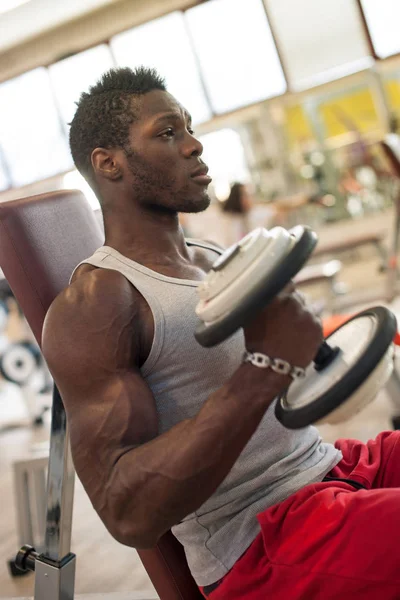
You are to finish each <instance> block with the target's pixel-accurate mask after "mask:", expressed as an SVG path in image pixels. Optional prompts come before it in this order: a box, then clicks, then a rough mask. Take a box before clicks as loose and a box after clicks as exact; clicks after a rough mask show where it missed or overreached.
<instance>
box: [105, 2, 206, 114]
mask: <svg viewBox="0 0 400 600" xmlns="http://www.w3.org/2000/svg"><path fill="white" fill-rule="evenodd" d="M111 48H112V51H113V54H114V56H115V59H116V61H117V63H118V65H120V66H122V67H131V68H135V67H139V66H141V65H143V66H145V67H153V68H155V69H157V71H158V72H159V74H160V75H162V76H163V77H165V79H166V83H167V89H168V91H169V92H170V93H171V94H172V95H173V96H175V97H176V99H177V100H178V101H179V102H180V103H181V104H182V105H183V106H184V107H185V108H186V109H187V110H188V111H189V112H190V113H191V115H192V118H193V122H194V123H202V122H204V121H207V120H208V119H210V118H211V109H210V107H209V105H208V103H207V100H206V97H205V94H204V90H203V88H202V84H201V80H200V76H199V72H198V69H197V64H196V59H195V56H194V54H193V51H192V47H191V45H190V39H189V37H188V33H187V31H186V27H185V22H184V18H183V15H182V13H180V12H174V13H171V14H169V15H167V16H166V17H161V18H160V19H156V20H154V21H150V22H149V23H146V24H144V25H141V26H140V27H135V28H134V29H131V30H129V31H125V32H124V33H121V34H119V35H117V36H115V37H114V38H113V39H112V40H111Z"/></svg>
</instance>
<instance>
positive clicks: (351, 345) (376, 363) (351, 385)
mask: <svg viewBox="0 0 400 600" xmlns="http://www.w3.org/2000/svg"><path fill="white" fill-rule="evenodd" d="M396 331H397V324H396V319H395V317H394V315H393V314H392V313H391V312H390V311H389V310H388V309H386V308H384V307H381V306H378V307H374V308H370V309H368V310H365V311H363V312H361V313H359V314H357V315H355V316H354V317H352V318H351V319H349V320H348V321H347V322H346V323H344V324H342V325H341V326H340V327H339V328H338V329H336V330H335V331H334V332H333V333H332V334H331V335H330V336H329V337H328V338H327V340H326V341H327V342H328V343H329V345H330V346H332V347H335V346H338V347H339V348H340V352H339V354H338V356H337V358H336V359H335V360H334V361H333V362H332V363H331V364H330V365H329V366H328V367H327V368H326V369H324V370H322V371H320V372H318V371H316V370H315V368H314V365H313V364H312V365H310V366H309V367H308V369H307V372H306V377H305V378H304V379H303V380H300V381H299V380H298V381H295V382H294V383H293V384H292V385H291V386H290V387H289V389H288V390H287V391H286V393H285V394H282V395H281V396H280V398H278V401H277V403H276V406H275V414H276V417H277V418H278V420H279V421H280V422H281V423H282V424H283V425H284V426H285V427H288V428H289V429H300V428H301V427H306V426H307V425H310V424H311V423H316V422H318V421H321V420H322V419H324V422H336V421H331V420H330V419H329V417H328V415H330V414H331V413H333V412H334V411H335V412H336V411H337V410H338V408H339V407H341V406H342V405H344V403H346V402H347V401H348V400H350V399H351V396H352V395H353V394H355V393H356V391H357V390H358V389H359V388H360V386H363V387H364V392H365V403H362V400H361V398H360V395H359V394H358V398H357V399H353V402H352V405H353V409H354V410H355V411H357V410H360V409H361V408H362V407H363V406H364V405H366V404H367V403H368V401H370V400H371V399H372V398H371V393H372V391H373V390H375V389H376V388H377V390H379V389H380V387H382V386H383V385H384V384H385V383H386V380H387V378H388V377H389V376H390V364H388V363H390V360H392V357H393V353H392V352H391V350H390V349H391V346H392V343H393V339H394V336H395V334H396ZM370 377H371V380H369V378H370ZM385 378H386V379H385ZM368 381H369V385H370V386H371V387H370V388H368ZM364 383H365V386H364V385H363V384H364ZM368 389H370V391H369V392H368V391H367V390H368ZM375 395H376V393H374V396H373V397H375ZM348 413H349V410H348V409H343V410H342V411H341V412H340V413H339V412H336V415H335V416H332V418H333V419H337V418H338V416H339V415H341V416H340V418H341V419H342V418H345V417H344V415H346V416H347V415H348Z"/></svg>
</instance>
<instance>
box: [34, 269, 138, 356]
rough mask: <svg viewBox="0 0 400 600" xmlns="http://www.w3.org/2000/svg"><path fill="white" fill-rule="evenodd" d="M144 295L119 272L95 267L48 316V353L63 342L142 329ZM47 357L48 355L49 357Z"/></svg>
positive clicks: (63, 295) (74, 342)
mask: <svg viewBox="0 0 400 600" xmlns="http://www.w3.org/2000/svg"><path fill="white" fill-rule="evenodd" d="M139 304H140V294H139V292H138V291H137V290H136V289H135V288H134V287H133V286H132V285H131V284H130V282H129V281H128V280H127V279H126V278H125V277H124V276H123V275H122V274H121V273H119V272H118V271H112V270H106V269H91V270H88V271H87V272H81V274H80V275H79V277H77V278H75V280H74V281H73V282H72V283H71V285H69V286H68V287H67V288H66V289H65V290H63V292H61V293H60V294H59V295H58V296H57V298H56V299H55V300H54V302H53V303H52V305H51V306H50V309H49V311H48V313H47V315H46V319H45V323H44V328H43V339H42V346H43V351H44V354H45V356H46V355H48V354H52V353H53V352H54V351H55V349H56V348H57V347H59V346H60V345H63V346H64V347H66V346H72V345H73V346H74V347H77V346H80V345H82V344H85V343H87V342H89V341H91V344H92V345H93V344H95V343H96V339H97V340H101V339H102V337H103V338H104V336H105V335H107V337H109V340H110V345H112V340H118V337H119V336H120V335H122V332H124V334H125V335H126V332H127V331H129V332H130V333H133V332H134V331H135V330H137V329H138V318H139ZM46 358H47V357H46Z"/></svg>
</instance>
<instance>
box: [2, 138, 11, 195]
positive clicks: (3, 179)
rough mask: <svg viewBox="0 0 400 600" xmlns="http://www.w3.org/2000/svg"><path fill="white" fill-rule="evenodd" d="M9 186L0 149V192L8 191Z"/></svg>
mask: <svg viewBox="0 0 400 600" xmlns="http://www.w3.org/2000/svg"><path fill="white" fill-rule="evenodd" d="M10 186H11V182H10V180H9V177H8V176H7V171H6V169H5V165H4V164H3V161H2V150H1V148H0V192H3V191H4V190H6V189H8V188H9V187H10Z"/></svg>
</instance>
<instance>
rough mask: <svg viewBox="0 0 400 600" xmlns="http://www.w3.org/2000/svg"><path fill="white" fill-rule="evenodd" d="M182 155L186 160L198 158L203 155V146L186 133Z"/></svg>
mask: <svg viewBox="0 0 400 600" xmlns="http://www.w3.org/2000/svg"><path fill="white" fill-rule="evenodd" d="M183 153H184V155H185V157H186V158H191V157H192V156H194V157H198V156H201V155H202V154H203V144H202V143H201V142H200V141H199V140H198V139H197V138H195V137H194V135H192V134H190V133H186V136H185V143H184V147H183Z"/></svg>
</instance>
